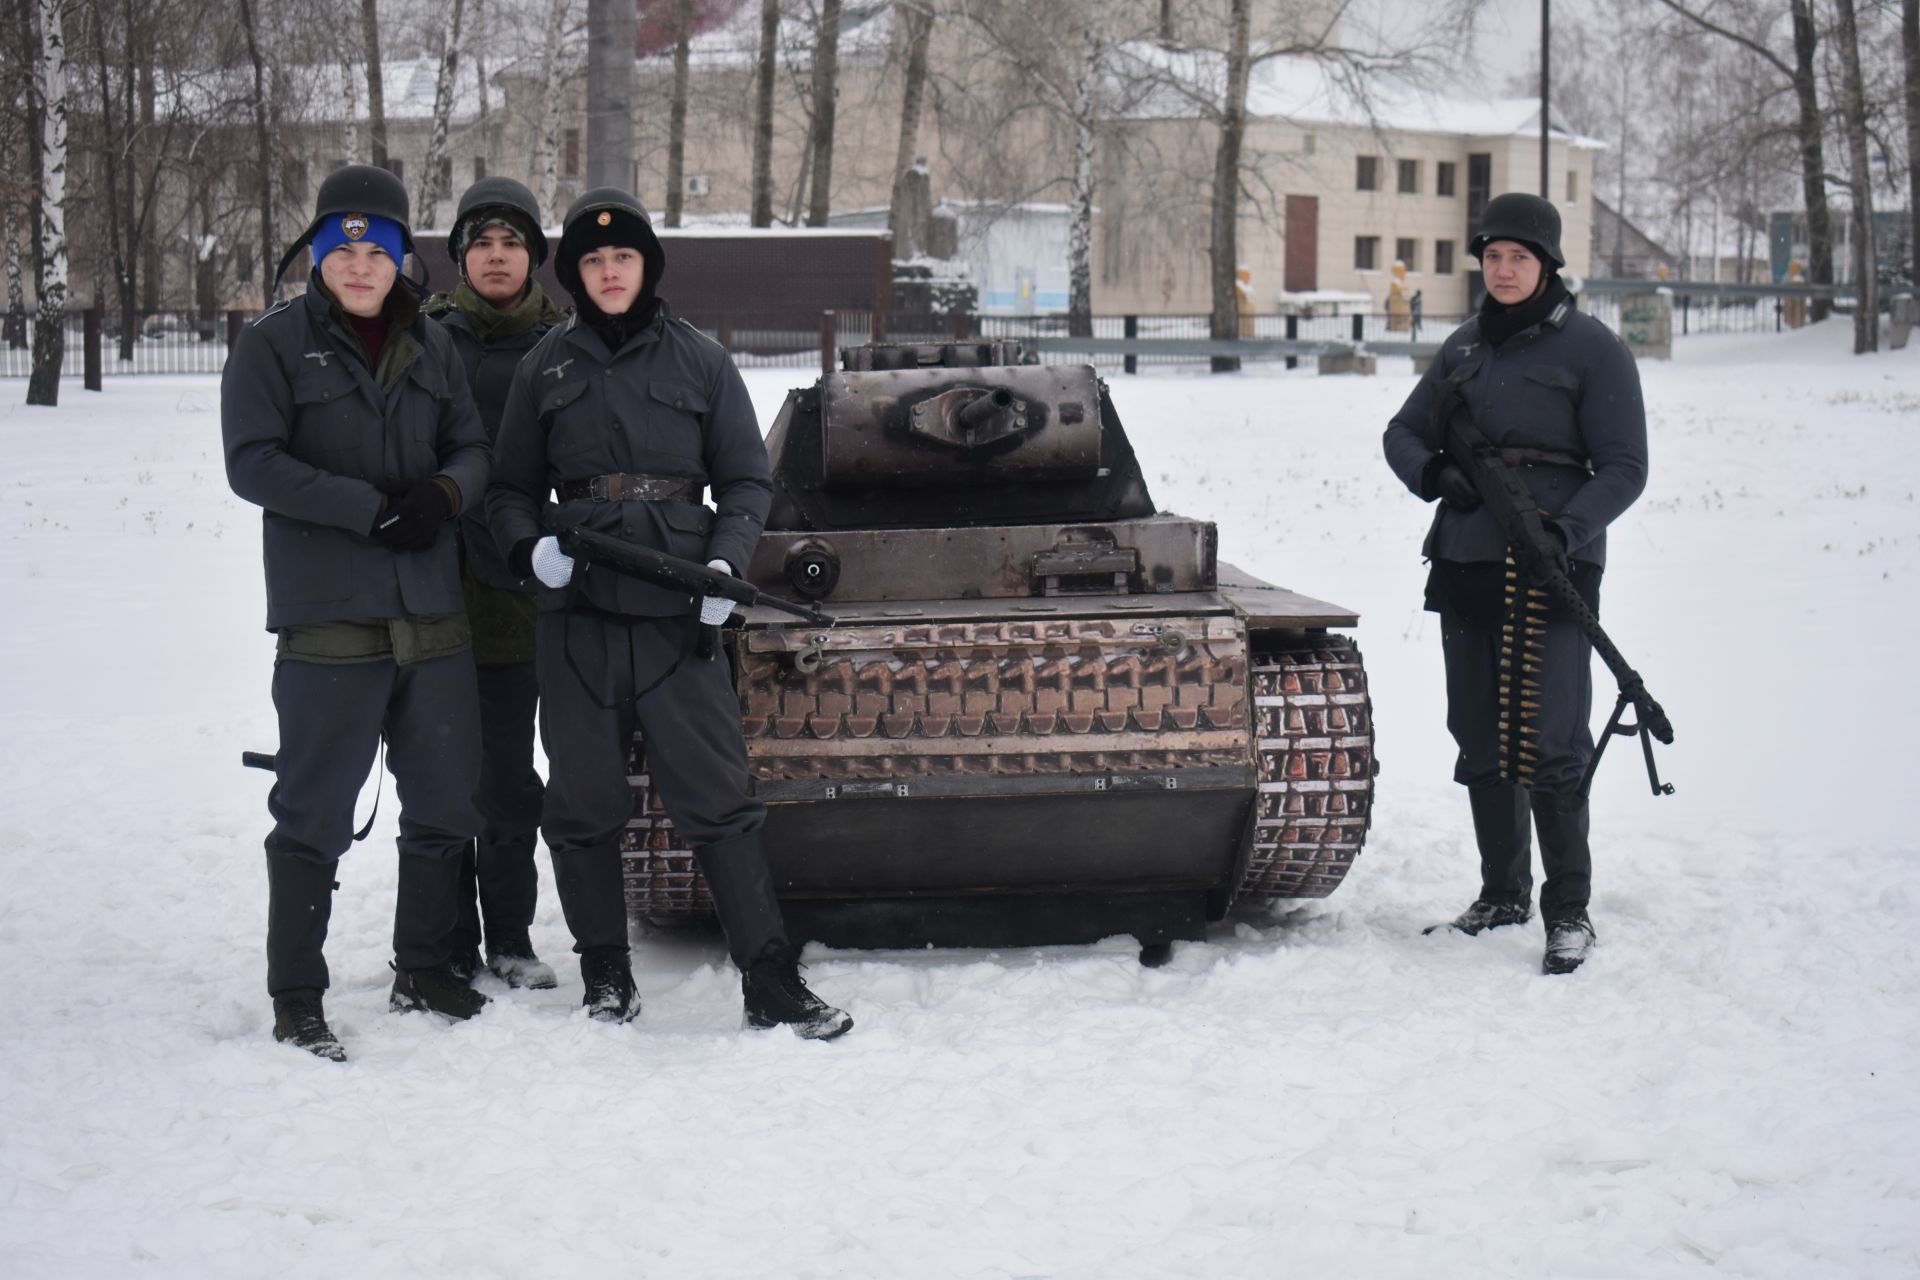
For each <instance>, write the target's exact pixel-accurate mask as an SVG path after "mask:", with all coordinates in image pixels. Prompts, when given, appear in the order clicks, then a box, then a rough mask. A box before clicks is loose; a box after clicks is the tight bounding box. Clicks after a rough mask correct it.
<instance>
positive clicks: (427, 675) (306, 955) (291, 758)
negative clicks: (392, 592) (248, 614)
mask: <svg viewBox="0 0 1920 1280" xmlns="http://www.w3.org/2000/svg"><path fill="white" fill-rule="evenodd" d="M273 705H274V709H275V710H276V711H277V712H278V713H279V718H280V747H279V751H278V753H277V756H276V761H275V775H276V776H275V781H274V784H273V790H272V791H271V792H270V793H269V794H268V797H267V808H268V810H269V812H271V813H272V815H273V819H274V826H273V830H272V831H271V832H269V833H268V835H267V841H266V850H267V884H268V907H267V990H268V992H269V993H270V994H274V995H279V994H282V993H284V992H287V991H295V990H300V989H303V988H315V989H324V988H325V987H326V985H327V962H326V958H325V956H324V955H323V953H322V947H323V945H324V944H325V942H326V937H327V924H328V917H329V915H330V913H331V910H332V894H333V886H334V871H335V868H336V865H337V864H338V862H339V859H340V855H341V854H343V853H345V852H346V851H347V846H348V845H350V844H351V843H352V841H353V808H354V801H355V799H356V798H357V796H358V795H359V792H360V787H361V784H362V783H364V782H365V781H366V778H367V772H368V770H369V769H370V768H371V767H372V766H373V762H374V756H375V752H376V750H377V749H378V747H379V744H380V738H381V735H382V734H384V735H385V736H386V740H387V769H388V770H389V771H390V772H391V773H392V774H393V778H394V790H395V792H396V794H397V798H398V800H399V803H400V837H399V841H398V844H399V848H400V881H399V888H398V892H397V893H396V895H395V899H394V913H393V952H394V963H395V964H396V965H398V966H399V967H400V968H402V969H425V968H430V967H432V966H433V965H436V964H439V963H440V962H442V961H444V960H445V959H446V958H447V955H448V941H447V935H448V933H449V932H450V931H451V930H452V928H453V925H454V919H455V912H456V902H455V888H456V885H457V882H458V876H459V871H460V854H461V852H462V851H463V850H464V849H465V848H466V846H467V843H468V842H469V841H470V840H472V839H473V837H474V836H475V835H477V834H478V833H479V830H480V819H479V815H478V814H477V812H476V811H475V809H474V803H473V797H474V789H475V783H476V780H477V778H478V774H479V763H480V753H479V737H480V724H479V720H480V716H479V711H478V707H477V699H476V697H475V694H474V681H473V658H472V655H471V654H467V653H457V654H453V655H451V656H449V657H443V658H428V659H424V660H422V661H419V662H411V663H408V664H407V665H405V666H401V665H398V664H396V663H394V662H393V661H392V660H390V659H389V660H384V661H377V662H354V663H318V662H301V661H292V660H284V659H283V660H282V661H280V662H279V663H277V664H276V665H275V666H274V669H273Z"/></svg>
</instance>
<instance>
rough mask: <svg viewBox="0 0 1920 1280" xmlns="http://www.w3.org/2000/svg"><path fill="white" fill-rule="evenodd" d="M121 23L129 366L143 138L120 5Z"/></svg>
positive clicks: (124, 353)
mask: <svg viewBox="0 0 1920 1280" xmlns="http://www.w3.org/2000/svg"><path fill="white" fill-rule="evenodd" d="M121 8H122V15H121V20H122V22H124V23H125V25H126V30H125V31H123V32H122V33H121V36H122V39H123V43H124V46H125V52H126V60H125V62H123V63H122V64H121V67H120V75H121V82H120V119H121V121H122V127H123V128H124V130H125V133H124V135H123V136H124V137H125V139H126V141H125V142H123V143H122V144H121V146H120V163H121V165H122V166H124V167H125V169H126V181H125V183H124V186H125V192H124V194H123V195H122V197H121V202H120V210H121V212H120V221H121V227H122V230H121V233H120V238H121V240H122V242H123V243H124V245H125V247H126V267H125V270H123V271H122V272H121V273H120V359H121V361H122V362H123V363H124V362H129V361H131V360H132V359H133V339H134V329H135V328H136V326H137V325H138V323H139V313H140V280H139V276H140V223H141V218H140V215H139V213H138V211H137V209H136V206H137V205H138V203H139V198H140V164H139V159H138V155H137V153H136V152H135V150H134V147H135V139H136V137H140V136H144V134H143V132H142V131H141V129H140V125H139V121H138V119H137V117H136V115H135V109H136V105H135V104H136V99H135V97H134V93H135V89H136V86H137V80H136V76H137V72H138V66H139V63H138V61H137V60H136V58H135V52H134V40H135V30H136V28H135V24H134V20H133V5H132V3H131V2H130V0H129V2H127V3H123V4H122V6H121Z"/></svg>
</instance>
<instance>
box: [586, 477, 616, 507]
mask: <svg viewBox="0 0 1920 1280" xmlns="http://www.w3.org/2000/svg"><path fill="white" fill-rule="evenodd" d="M612 478H613V477H611V476H595V477H593V478H592V479H591V480H589V481H587V497H589V498H591V499H593V501H595V502H611V501H613V495H612V493H611V492H610V491H609V485H608V481H610V480H611V479H612Z"/></svg>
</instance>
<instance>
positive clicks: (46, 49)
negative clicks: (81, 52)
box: [27, 0, 67, 405]
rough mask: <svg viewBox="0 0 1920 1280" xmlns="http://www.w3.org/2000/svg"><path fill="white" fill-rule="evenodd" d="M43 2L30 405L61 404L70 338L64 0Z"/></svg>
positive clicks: (28, 395) (41, 2)
mask: <svg viewBox="0 0 1920 1280" xmlns="http://www.w3.org/2000/svg"><path fill="white" fill-rule="evenodd" d="M39 4H40V32H39V35H40V93H39V98H40V106H41V119H42V124H41V129H42V141H41V145H40V253H41V257H42V259H43V260H44V261H45V263H46V269H45V272H44V274H43V277H42V279H41V282H40V314H39V315H38V316H37V317H36V318H35V320H34V325H33V372H32V373H31V374H30V375H29V376H28V378H27V403H28V404H37V405H57V404H59V403H60V366H61V364H62V363H63V362H64V360H65V358H66V347H67V334H66V311H67V41H66V36H65V34H64V33H63V32H62V30H61V26H60V8H61V0H39Z"/></svg>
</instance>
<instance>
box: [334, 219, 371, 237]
mask: <svg viewBox="0 0 1920 1280" xmlns="http://www.w3.org/2000/svg"><path fill="white" fill-rule="evenodd" d="M367 226H368V223H367V215H366V214H364V213H349V214H346V215H345V216H343V217H342V218H341V219H340V230H341V232H342V233H343V234H344V235H345V236H346V237H347V239H349V240H358V239H359V238H360V237H361V236H364V235H366V234H367Z"/></svg>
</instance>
